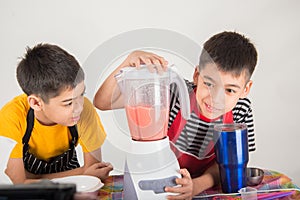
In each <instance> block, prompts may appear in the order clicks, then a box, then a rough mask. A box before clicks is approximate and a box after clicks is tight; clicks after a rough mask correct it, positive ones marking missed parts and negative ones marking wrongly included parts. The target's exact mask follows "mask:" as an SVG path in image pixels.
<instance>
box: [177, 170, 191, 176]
mask: <svg viewBox="0 0 300 200" xmlns="http://www.w3.org/2000/svg"><path fill="white" fill-rule="evenodd" d="M179 172H180V174H182V176H183V177H187V178H191V175H190V173H189V171H188V170H187V169H186V168H183V169H180V170H179Z"/></svg>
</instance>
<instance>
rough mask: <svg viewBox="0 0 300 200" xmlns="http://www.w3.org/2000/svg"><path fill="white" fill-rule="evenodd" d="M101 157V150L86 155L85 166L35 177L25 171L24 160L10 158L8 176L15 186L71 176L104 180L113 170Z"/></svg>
mask: <svg viewBox="0 0 300 200" xmlns="http://www.w3.org/2000/svg"><path fill="white" fill-rule="evenodd" d="M95 155H97V156H99V155H100V156H101V150H100V149H99V150H97V151H94V152H92V153H84V163H85V164H84V166H82V167H79V168H76V169H72V170H68V171H64V172H58V173H52V174H43V175H35V174H31V173H29V172H27V171H26V170H25V169H24V164H23V159H22V158H10V159H9V161H8V164H7V169H6V171H5V172H6V174H7V175H8V176H9V177H10V179H11V180H12V182H13V183H14V184H21V183H32V182H37V181H40V180H41V179H53V178H60V177H65V176H71V175H82V174H84V175H92V176H96V177H98V178H100V179H101V180H104V179H105V178H107V177H108V175H109V172H110V171H111V170H112V169H113V167H112V165H111V164H110V163H104V162H101V158H100V161H99V157H98V158H97V157H96V156H95Z"/></svg>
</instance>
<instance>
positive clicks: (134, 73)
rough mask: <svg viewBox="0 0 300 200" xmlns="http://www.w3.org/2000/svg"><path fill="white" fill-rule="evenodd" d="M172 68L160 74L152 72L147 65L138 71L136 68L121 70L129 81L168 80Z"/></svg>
mask: <svg viewBox="0 0 300 200" xmlns="http://www.w3.org/2000/svg"><path fill="white" fill-rule="evenodd" d="M170 70H171V68H168V69H167V71H165V72H163V73H161V74H158V73H156V72H150V71H149V69H148V68H147V66H146V65H141V67H140V68H139V69H138V68H136V67H124V68H122V69H121V70H120V74H119V75H122V76H126V78H129V79H148V78H167V77H169V76H170Z"/></svg>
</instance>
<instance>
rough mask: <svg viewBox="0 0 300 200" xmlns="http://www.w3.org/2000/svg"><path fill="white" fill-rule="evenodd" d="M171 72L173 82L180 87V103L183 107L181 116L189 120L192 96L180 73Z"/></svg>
mask: <svg viewBox="0 0 300 200" xmlns="http://www.w3.org/2000/svg"><path fill="white" fill-rule="evenodd" d="M173 70H174V68H173V69H172V70H171V77H172V82H174V83H175V84H176V85H177V87H178V93H179V102H180V105H181V115H182V117H183V118H184V119H186V120H187V119H189V117H190V114H191V111H190V95H189V92H188V88H187V86H186V83H185V81H184V80H183V78H182V77H181V76H179V74H178V73H176V72H175V71H173Z"/></svg>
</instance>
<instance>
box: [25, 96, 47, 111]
mask: <svg viewBox="0 0 300 200" xmlns="http://www.w3.org/2000/svg"><path fill="white" fill-rule="evenodd" d="M27 100H28V103H29V105H30V107H31V108H32V109H33V110H37V111H40V110H42V105H43V100H42V99H41V98H40V97H38V96H36V95H34V94H32V95H29V96H28V97H27Z"/></svg>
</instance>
